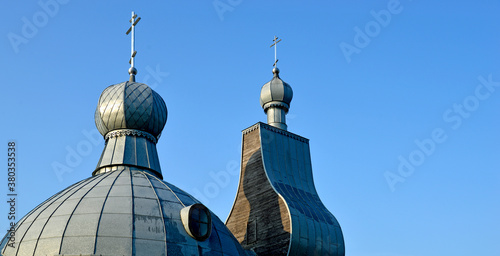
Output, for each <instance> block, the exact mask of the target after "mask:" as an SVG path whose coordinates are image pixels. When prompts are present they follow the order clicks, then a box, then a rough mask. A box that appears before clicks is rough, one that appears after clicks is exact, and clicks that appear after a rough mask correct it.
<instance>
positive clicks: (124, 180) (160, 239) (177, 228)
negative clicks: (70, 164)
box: [0, 167, 246, 256]
mask: <svg viewBox="0 0 500 256" xmlns="http://www.w3.org/2000/svg"><path fill="white" fill-rule="evenodd" d="M200 205H201V204H200V202H199V201H198V200H196V199H195V198H194V197H192V196H191V195H189V194H188V193H186V192H184V191H182V190H181V189H179V188H177V187H176V186H174V185H172V184H170V183H168V182H165V181H162V180H160V179H159V178H157V177H156V176H154V175H151V174H149V173H147V172H144V171H143V170H141V169H138V168H133V167H121V168H118V169H117V170H116V171H113V172H108V173H104V174H100V175H96V176H93V177H90V178H88V179H85V180H82V181H80V182H77V183H76V184H73V185H71V186H69V187H68V188H66V189H64V190H62V191H60V192H59V193H57V194H55V195H54V196H52V197H51V198H49V199H47V200H46V201H45V202H43V203H41V204H40V205H38V206H37V207H36V208H35V209H33V210H32V211H31V212H29V213H28V214H27V215H26V216H24V217H23V218H22V219H21V220H20V221H19V222H18V224H17V228H16V235H15V238H16V246H15V248H12V247H9V246H6V243H7V241H8V239H7V237H4V239H3V240H2V243H1V247H0V248H1V251H0V252H1V254H2V255H19V256H20V255H144V256H146V255H147V256H153V255H154V256H157V255H167V254H168V255H201V254H203V255H246V254H245V251H244V250H243V249H242V247H241V246H240V244H239V243H238V241H237V240H236V239H235V238H234V236H233V235H232V234H231V232H230V231H229V230H228V229H227V228H226V226H225V225H224V223H223V222H222V221H221V220H220V219H219V218H218V217H217V216H215V214H213V213H211V212H210V211H208V210H205V209H206V208H203V206H202V205H201V206H200ZM189 206H195V207H194V208H196V209H201V210H205V211H207V212H208V214H209V217H210V216H211V217H210V222H208V218H207V217H204V218H203V216H202V215H201V214H200V211H195V213H193V214H192V216H188V219H186V218H184V219H182V216H181V211H182V209H185V208H187V207H189ZM201 212H202V213H203V211H201ZM199 216H201V217H199ZM183 221H184V222H191V223H190V224H189V226H190V227H191V230H189V232H188V231H186V229H185V227H184V225H183ZM208 231H210V232H208ZM191 235H192V236H191ZM197 235H199V236H198V237H197ZM207 235H208V236H207ZM200 253H201V254H200Z"/></svg>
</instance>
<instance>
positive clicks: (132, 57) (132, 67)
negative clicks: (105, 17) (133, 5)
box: [126, 12, 141, 82]
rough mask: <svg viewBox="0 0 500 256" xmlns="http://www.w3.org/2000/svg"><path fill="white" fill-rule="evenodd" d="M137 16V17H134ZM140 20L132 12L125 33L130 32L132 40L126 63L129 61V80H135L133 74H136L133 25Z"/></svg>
mask: <svg viewBox="0 0 500 256" xmlns="http://www.w3.org/2000/svg"><path fill="white" fill-rule="evenodd" d="M136 18H137V19H136ZM140 20H141V17H137V14H135V12H132V18H131V19H130V20H129V22H130V23H131V24H132V25H131V26H130V28H129V29H128V30H127V33H126V34H127V35H128V34H129V33H130V32H132V36H131V41H132V46H131V48H132V51H131V54H130V60H129V62H128V63H130V68H129V70H128V73H129V74H130V80H129V81H130V82H135V75H137V69H136V68H135V55H136V54H137V51H136V50H135V25H136V24H137V23H138V22H139V21H140Z"/></svg>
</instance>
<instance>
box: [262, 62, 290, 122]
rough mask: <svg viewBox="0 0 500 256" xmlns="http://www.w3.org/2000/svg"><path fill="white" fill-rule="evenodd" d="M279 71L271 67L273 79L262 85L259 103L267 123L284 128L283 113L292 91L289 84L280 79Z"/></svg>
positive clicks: (288, 105)
mask: <svg viewBox="0 0 500 256" xmlns="http://www.w3.org/2000/svg"><path fill="white" fill-rule="evenodd" d="M279 73H280V70H279V69H278V68H273V74H274V77H273V79H271V81H269V82H267V83H266V84H264V85H263V86H262V89H261V91H260V105H261V106H262V108H263V109H264V112H265V113H266V114H267V123H268V124H270V125H271V126H274V127H277V128H280V129H283V130H286V129H287V125H286V120H285V115H286V113H288V109H289V108H290V102H291V101H292V98H293V91H292V87H291V86H290V85H289V84H287V83H285V82H284V81H283V80H281V78H280V76H279Z"/></svg>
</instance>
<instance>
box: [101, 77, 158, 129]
mask: <svg viewBox="0 0 500 256" xmlns="http://www.w3.org/2000/svg"><path fill="white" fill-rule="evenodd" d="M166 122H167V107H166V105H165V102H164V101H163V99H162V98H161V97H160V95H158V93H156V92H155V91H153V90H152V89H151V88H150V87H149V86H147V85H146V84H142V83H136V82H128V81H127V82H123V83H119V84H115V85H111V86H109V87H108V88H106V89H105V90H104V91H103V92H102V94H101V97H100V98H99V103H98V104H97V109H96V112H95V123H96V126H97V129H98V130H99V132H100V133H101V134H102V135H103V136H105V135H106V134H107V133H109V132H110V131H113V130H118V129H134V130H140V131H144V132H147V133H149V134H151V135H153V136H154V137H155V138H158V137H159V136H160V134H161V131H162V130H163V127H164V126H165V123H166Z"/></svg>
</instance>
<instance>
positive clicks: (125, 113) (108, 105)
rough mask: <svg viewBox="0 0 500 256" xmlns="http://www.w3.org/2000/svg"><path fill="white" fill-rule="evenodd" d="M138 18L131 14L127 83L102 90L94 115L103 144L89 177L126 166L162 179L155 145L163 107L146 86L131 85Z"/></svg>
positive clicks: (164, 112)
mask: <svg viewBox="0 0 500 256" xmlns="http://www.w3.org/2000/svg"><path fill="white" fill-rule="evenodd" d="M140 19H141V18H140V17H137V15H136V14H135V13H134V12H132V18H131V19H130V23H131V24H132V25H131V26H130V28H129V30H128V31H127V34H129V33H130V32H132V54H131V58H130V64H131V67H130V69H129V74H130V81H126V82H123V83H119V84H115V85H111V86H109V87H108V88H106V89H104V91H103V92H102V93H101V97H100V98H99V102H98V104H97V108H96V112H95V116H94V119H95V123H96V126H97V129H98V130H99V132H100V133H101V134H102V136H104V139H105V140H106V144H105V146H104V150H103V152H102V154H101V158H100V159H99V162H98V163H97V167H96V169H95V170H94V172H93V175H98V174H101V173H105V172H110V171H115V170H117V168H118V167H119V166H128V167H134V168H138V169H141V170H144V171H147V172H149V173H151V174H153V175H156V176H157V177H159V178H162V173H161V168H160V162H159V160H158V153H157V151H156V143H157V142H158V139H159V138H160V135H161V132H162V130H163V128H164V127H165V123H166V122H167V106H166V105H165V102H164V101H163V99H162V97H161V96H160V95H159V94H158V93H156V92H155V91H153V89H151V88H150V87H149V86H148V85H146V84H142V83H136V82H135V75H136V74H137V70H136V69H135V67H134V64H135V63H134V57H135V55H136V53H137V52H136V51H135V48H134V32H135V31H134V30H135V29H134V27H135V25H136V24H137V22H139V20H140Z"/></svg>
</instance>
